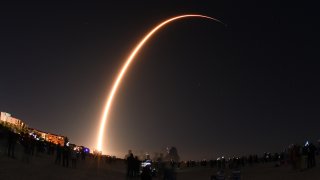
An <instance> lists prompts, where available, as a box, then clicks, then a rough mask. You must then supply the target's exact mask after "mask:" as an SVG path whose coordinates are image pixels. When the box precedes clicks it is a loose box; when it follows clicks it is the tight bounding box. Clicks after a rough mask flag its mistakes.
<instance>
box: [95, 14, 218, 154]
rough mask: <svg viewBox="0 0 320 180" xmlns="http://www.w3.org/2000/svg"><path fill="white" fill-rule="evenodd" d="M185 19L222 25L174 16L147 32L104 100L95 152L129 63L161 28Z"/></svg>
mask: <svg viewBox="0 0 320 180" xmlns="http://www.w3.org/2000/svg"><path fill="white" fill-rule="evenodd" d="M186 18H203V19H209V20H213V21H216V22H219V23H222V22H221V21H219V20H218V19H215V18H212V17H209V16H204V15H200V14H185V15H180V16H175V17H172V18H169V19H167V20H165V21H163V22H161V23H160V24H158V25H157V26H156V27H154V28H153V29H152V30H151V31H150V32H148V33H147V34H146V35H145V36H144V37H143V38H142V40H141V41H140V42H139V43H138V44H137V45H136V46H135V47H134V49H133V50H132V52H131V53H130V55H129V57H128V58H127V59H126V61H125V63H124V65H123V66H122V68H121V69H120V72H119V73H118V75H117V76H116V79H115V81H114V83H113V85H112V88H111V91H110V93H109V96H108V98H107V100H106V103H105V106H104V110H103V114H102V117H101V122H100V127H99V132H98V141H97V147H96V148H97V150H98V151H102V142H103V135H104V129H105V126H106V122H107V120H108V115H109V111H110V108H111V105H112V102H113V99H114V97H115V94H116V92H117V90H118V87H119V85H120V83H121V80H122V79H123V77H124V75H125V74H126V72H127V69H128V68H129V66H130V64H131V62H132V61H133V60H134V59H135V57H136V56H137V54H138V53H139V51H140V50H141V48H142V47H143V46H144V45H145V44H146V42H147V41H148V40H149V39H150V37H152V36H153V35H154V34H155V33H156V32H157V31H159V30H160V29H161V28H163V27H165V26H166V25H168V24H170V23H172V22H175V21H176V20H181V19H186Z"/></svg>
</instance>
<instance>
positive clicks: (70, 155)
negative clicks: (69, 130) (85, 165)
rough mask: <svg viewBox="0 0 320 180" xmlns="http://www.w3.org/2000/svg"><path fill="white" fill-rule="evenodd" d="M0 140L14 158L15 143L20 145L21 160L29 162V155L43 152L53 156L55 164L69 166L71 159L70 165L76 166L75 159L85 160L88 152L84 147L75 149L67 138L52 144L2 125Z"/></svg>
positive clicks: (8, 153)
mask: <svg viewBox="0 0 320 180" xmlns="http://www.w3.org/2000/svg"><path fill="white" fill-rule="evenodd" d="M0 140H2V141H6V144H5V151H6V153H7V155H8V157H11V158H16V154H15V151H16V146H17V144H19V145H21V147H22V149H23V153H22V161H24V162H29V161H30V160H31V157H33V156H40V154H44V153H45V154H48V155H51V156H55V161H54V162H55V164H57V165H62V166H63V167H69V162H70V161H71V167H72V168H76V166H77V160H78V159H82V160H85V157H86V156H87V154H88V153H89V152H85V149H79V148H78V149H76V148H75V146H72V145H70V143H69V141H68V138H66V139H65V140H64V142H65V143H64V144H54V143H51V142H47V141H43V140H40V139H37V138H35V137H34V136H33V135H31V134H29V133H24V132H20V133H15V132H14V131H12V130H11V129H10V128H7V127H4V126H1V127H0Z"/></svg>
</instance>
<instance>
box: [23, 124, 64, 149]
mask: <svg viewBox="0 0 320 180" xmlns="http://www.w3.org/2000/svg"><path fill="white" fill-rule="evenodd" d="M29 132H30V133H32V134H34V135H36V136H37V137H39V138H41V139H43V140H45V141H47V142H51V143H53V144H60V145H61V146H63V145H64V140H65V136H61V135H56V134H52V133H47V132H43V131H40V130H37V129H33V128H29Z"/></svg>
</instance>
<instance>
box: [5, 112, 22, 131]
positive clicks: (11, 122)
mask: <svg viewBox="0 0 320 180" xmlns="http://www.w3.org/2000/svg"><path fill="white" fill-rule="evenodd" d="M0 121H1V122H2V123H4V124H7V125H10V126H13V127H15V128H17V129H19V130H22V129H23V128H27V125H26V124H25V123H24V122H23V121H21V120H20V119H17V118H14V117H12V116H11V114H9V113H6V112H1V113H0Z"/></svg>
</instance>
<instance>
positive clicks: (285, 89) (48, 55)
mask: <svg viewBox="0 0 320 180" xmlns="http://www.w3.org/2000/svg"><path fill="white" fill-rule="evenodd" d="M316 7H317V6H315V5H312V4H311V3H302V2H301V3H297V4H294V3H292V2H291V3H288V4H285V3H283V4H281V3H279V2H274V3H273V2H269V3H268V4H260V3H258V2H257V3H255V4H254V3H250V4H246V3H240V2H235V3H233V2H219V3H218V2H212V1H203V2H201V3H199V2H183V3H181V2H168V3H164V2H162V1H153V2H148V1H135V2H130V1H129V2H126V1H120V2H119V1H117V2H113V3H111V2H105V3H96V2H90V3H80V2H77V3H71V2H42V1H40V2H34V1H28V2H25V1H21V2H20V1H7V2H1V3H0V20H1V28H0V47H1V48H0V62H1V64H0V67H1V71H0V77H1V85H0V111H4V112H8V113H10V114H12V115H13V116H14V117H16V118H19V119H21V120H23V121H25V122H26V123H27V124H28V125H30V126H31V127H33V128H36V129H41V130H43V131H47V132H52V133H55V134H62V135H67V136H68V137H69V139H70V140H71V141H72V142H74V143H76V144H81V145H84V146H88V147H89V148H91V149H93V148H95V147H96V142H97V141H96V139H97V131H98V128H99V123H100V117H101V115H102V111H103V107H104V103H105V99H106V97H107V96H108V93H109V90H110V88H111V85H112V82H113V81H114V79H115V76H116V74H117V72H118V70H119V68H120V67H121V66H122V64H123V62H124V61H125V59H126V58H127V56H128V55H129V53H130V52H131V50H132V48H133V47H134V46H135V44H136V43H137V42H138V41H139V40H140V39H141V38H142V37H143V36H144V34H145V33H146V32H148V31H149V30H150V29H151V28H152V27H153V26H155V25H156V24H157V23H159V22H160V21H162V20H165V19H167V18H169V17H172V16H175V15H180V14H186V13H196V14H203V15H208V16H211V17H215V18H218V19H220V20H222V21H223V22H224V23H225V24H227V27H223V26H221V25H219V24H217V23H208V22H207V21H203V20H199V19H189V20H185V21H180V22H177V23H175V24H173V25H171V26H170V27H168V28H166V29H163V30H161V31H160V32H159V33H158V34H157V36H155V37H154V38H152V39H151V41H150V42H149V43H148V45H147V46H146V47H145V48H144V49H143V51H142V52H141V53H140V54H139V55H138V57H137V59H136V60H135V62H134V64H132V68H131V69H130V70H129V72H128V74H127V76H126V77H125V78H124V81H123V83H122V84H121V86H120V87H119V92H118V94H117V95H116V97H115V100H114V105H113V106H112V108H111V113H110V121H109V122H108V123H107V128H106V130H105V131H106V132H105V138H104V139H105V140H106V142H104V148H103V149H106V150H107V154H112V155H117V156H120V157H123V156H124V154H125V153H127V151H128V149H132V150H135V151H136V152H148V153H150V154H151V155H152V154H153V152H163V151H164V150H165V148H166V147H168V146H169V147H170V146H175V147H176V148H177V149H178V152H179V154H180V156H181V158H182V159H184V160H185V159H202V158H215V157H218V156H221V155H225V156H232V155H242V154H250V153H258V154H261V153H263V152H265V151H270V152H276V151H281V150H282V149H283V148H285V147H286V146H287V145H289V144H291V143H299V144H303V143H304V142H305V141H306V140H310V141H316V140H318V139H320V135H319V128H318V127H319V125H320V123H319V118H320V115H319V113H318V110H319V108H320V103H319V102H320V101H319V100H320V95H319V92H320V85H319V83H318V81H319V77H320V71H319V68H320V62H319V61H318V59H319V53H318V49H319V39H320V38H319V24H318V23H317V22H318V17H319V14H318V10H317V9H316Z"/></svg>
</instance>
